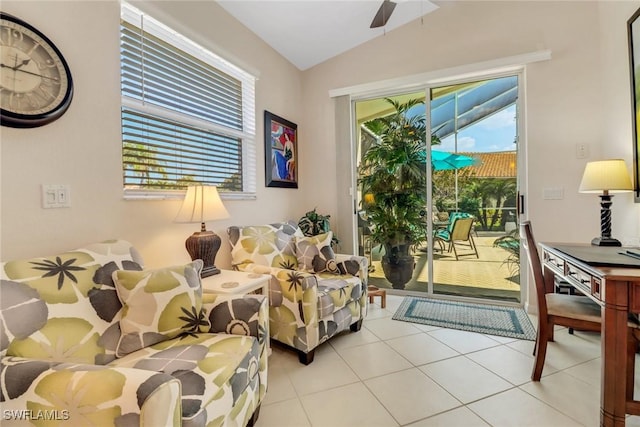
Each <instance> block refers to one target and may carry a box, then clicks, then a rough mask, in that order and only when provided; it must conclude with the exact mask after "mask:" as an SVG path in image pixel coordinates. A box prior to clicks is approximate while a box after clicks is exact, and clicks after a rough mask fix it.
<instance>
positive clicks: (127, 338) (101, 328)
mask: <svg viewBox="0 0 640 427" xmlns="http://www.w3.org/2000/svg"><path fill="white" fill-rule="evenodd" d="M201 266H202V261H200V260H196V261H194V262H193V263H189V264H187V265H184V266H175V267H170V268H165V269H158V270H143V269H142V261H141V258H140V256H139V255H138V253H137V252H136V250H135V249H134V248H133V247H132V246H131V245H130V244H129V243H127V242H125V241H110V242H103V243H98V244H93V245H89V246H87V247H85V248H82V249H77V250H75V251H71V252H66V253H63V254H59V255H57V256H52V257H45V258H33V259H26V260H17V261H9V262H4V263H2V264H0V279H1V281H0V292H1V294H2V300H1V302H0V344H1V346H0V350H1V353H0V356H1V357H2V364H1V367H0V390H1V396H0V400H1V401H2V408H3V420H2V425H3V426H5V425H6V426H10V425H37V426H44V425H50V424H51V422H52V420H53V421H55V422H60V421H62V422H63V423H62V424H63V425H73V426H76V425H100V426H103V425H104V426H106V425H111V426H149V427H155V426H180V425H181V426H189V427H191V426H205V425H206V426H228V425H232V426H245V425H252V424H253V423H254V422H255V420H256V418H257V415H258V411H259V408H260V403H261V401H262V400H263V398H264V396H265V392H266V386H267V350H266V341H267V340H266V338H267V337H266V335H265V334H266V330H267V329H268V324H267V316H268V314H267V313H268V309H267V303H266V298H265V297H264V296H261V295H252V296H218V295H213V294H203V293H202V287H201V284H200V269H201ZM239 324H241V325H242V326H243V327H242V328H239V327H238V325H239ZM229 325H231V326H233V327H229ZM231 329H233V331H234V332H235V331H238V330H244V331H245V335H234V334H231V332H226V331H227V330H231ZM56 425H58V424H56Z"/></svg>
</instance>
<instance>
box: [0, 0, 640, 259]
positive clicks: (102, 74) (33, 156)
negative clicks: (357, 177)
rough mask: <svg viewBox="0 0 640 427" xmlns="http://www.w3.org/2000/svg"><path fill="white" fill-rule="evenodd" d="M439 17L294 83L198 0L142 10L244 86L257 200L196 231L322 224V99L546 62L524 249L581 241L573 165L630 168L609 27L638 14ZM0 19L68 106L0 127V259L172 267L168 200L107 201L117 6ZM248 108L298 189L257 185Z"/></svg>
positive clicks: (531, 128) (533, 91)
mask: <svg viewBox="0 0 640 427" xmlns="http://www.w3.org/2000/svg"><path fill="white" fill-rule="evenodd" d="M441 4H442V8H441V9H439V10H438V11H436V12H434V13H432V14H430V15H428V16H426V17H425V18H424V24H421V23H420V21H415V22H413V23H410V24H408V25H407V26H405V27H403V28H400V29H398V30H395V31H391V32H388V33H387V34H386V35H385V36H381V37H379V38H377V39H375V40H373V41H371V42H369V43H366V44H364V45H361V46H359V47H357V48H356V49H353V50H352V51H349V52H347V53H345V54H342V55H340V56H339V57H336V58H334V59H332V60H330V61H327V62H325V63H323V64H320V65H318V66H316V67H314V68H312V69H310V70H307V71H305V72H303V73H301V72H299V71H297V70H296V69H295V68H294V67H293V66H292V65H291V64H289V63H288V62H287V61H286V60H284V59H283V58H282V57H280V56H279V55H278V54H277V53H276V52H275V51H273V50H272V49H271V48H270V47H269V46H268V45H266V44H265V43H264V42H262V41H261V40H259V39H258V38H257V37H256V36H255V35H254V34H253V33H251V32H250V31H249V30H247V29H246V28H244V27H242V26H241V25H240V24H239V23H238V22H237V21H235V19H234V18H233V17H231V16H230V15H228V14H227V13H226V12H225V11H224V10H223V9H222V8H220V7H218V6H217V5H216V4H215V3H214V2H203V1H158V2H146V3H144V4H143V5H142V6H141V7H143V8H144V9H147V10H148V11H149V12H152V11H153V12H155V14H157V15H158V17H159V18H161V19H164V20H166V21H167V24H169V25H172V26H174V27H176V29H178V30H182V31H184V32H185V33H187V35H188V36H191V37H192V38H194V39H195V40H196V41H198V42H200V43H201V44H203V45H206V46H209V47H210V48H211V49H212V50H214V51H218V52H219V53H221V54H223V55H228V56H231V58H229V59H232V60H233V59H235V60H237V62H239V63H240V65H245V66H247V67H249V68H252V69H254V70H258V71H259V73H260V79H259V80H258V82H257V105H256V110H257V135H256V141H257V146H258V153H257V156H258V170H257V171H256V174H257V178H258V199H257V200H256V201H233V202H226V205H227V207H228V209H229V211H230V213H231V218H230V219H229V220H226V221H221V222H216V223H212V224H209V228H212V229H214V230H216V231H217V232H219V233H220V234H224V230H225V229H226V227H227V226H228V225H231V224H248V223H262V222H266V221H276V220H280V219H285V218H297V217H299V216H300V215H302V214H303V213H304V212H306V211H307V210H310V209H312V208H314V207H317V208H318V211H320V212H323V213H330V214H332V216H333V217H335V214H336V212H337V211H338V209H337V201H336V176H337V172H338V171H337V170H336V164H337V162H336V155H335V152H336V150H335V144H336V142H335V114H334V104H333V100H331V99H330V98H329V96H328V91H329V90H330V89H335V88H340V87H345V86H351V85H357V84H362V83H367V82H372V81H377V80H381V79H388V78H396V77H401V76H406V75H413V74H418V73H424V72H428V71H433V70H439V69H444V68H449V67H453V66H458V65H464V64H469V63H475V62H481V61H485V60H490V59H494V58H501V57H506V56H511V55H517V54H521V53H525V52H531V51H535V50H539V49H550V50H552V51H553V59H552V60H551V61H548V62H544V63H537V64H533V65H531V66H530V67H528V69H527V88H526V89H527V100H528V103H527V125H528V129H527V135H526V136H527V140H528V154H529V171H528V172H529V174H528V185H529V191H528V193H529V194H528V210H529V214H530V218H531V219H532V220H533V221H534V223H535V230H536V234H537V236H538V239H539V240H566V241H588V240H589V239H590V238H591V237H593V236H596V235H598V233H599V220H598V205H597V198H596V197H595V196H592V195H583V194H578V193H577V187H578V184H579V181H580V178H581V175H582V171H583V168H584V164H585V162H586V161H587V160H594V159H597V158H601V157H602V158H604V157H623V158H625V159H627V160H628V161H629V163H630V161H631V139H630V138H631V122H630V120H631V114H630V112H629V111H630V110H629V108H630V98H629V86H628V85H629V78H628V63H627V53H626V25H625V24H626V20H627V19H628V17H629V16H631V14H632V13H633V12H634V11H635V9H636V8H637V7H638V6H640V3H638V2H637V1H636V2H613V1H606V2H599V3H598V2H554V1H549V2H501V1H499V2H481V1H477V2H475V1H471V2H441ZM2 10H3V11H5V12H8V13H11V14H14V15H16V16H18V17H20V18H22V19H24V20H26V21H27V22H29V23H31V24H32V25H34V26H36V27H37V28H39V29H40V30H42V31H43V32H44V33H45V34H46V35H48V36H49V37H50V38H51V39H52V40H53V41H54V42H55V43H56V44H57V46H58V47H59V48H60V49H61V50H62V52H63V53H64V55H65V57H66V58H67V60H68V62H69V64H70V66H71V70H72V73H73V78H74V81H75V88H76V93H75V97H74V101H73V103H72V105H71V108H70V109H69V111H68V112H67V113H66V114H65V115H64V116H63V117H62V118H61V119H59V120H58V121H56V122H54V123H52V124H50V125H47V126H44V127H42V128H36V129H11V128H7V127H2V128H0V132H1V134H0V137H1V139H2V142H1V151H0V155H1V170H0V180H1V183H0V184H1V191H2V196H1V203H2V206H1V210H0V213H1V222H0V233H1V235H0V239H1V240H0V251H1V252H0V259H3V260H7V259H12V258H18V257H25V256H32V255H43V254H47V253H54V252H56V251H59V250H64V249H69V248H73V247H76V246H80V245H83V244H85V243H89V242H92V241H96V240H101V239H106V238H111V237H123V238H126V239H128V240H130V241H132V242H133V243H134V244H135V245H136V246H137V247H138V248H139V249H140V250H141V251H142V253H143V255H144V257H145V259H146V260H147V264H148V265H149V266H159V265H164V264H168V263H177V262H183V261H186V260H188V255H187V254H186V252H185V251H184V249H183V242H184V240H185V239H186V237H187V236H188V235H189V234H190V233H191V232H193V231H196V230H195V228H197V227H195V226H194V225H178V224H173V223H172V219H173V216H174V215H175V213H176V212H177V209H178V203H177V202H169V201H163V202H149V201H124V200H123V198H122V184H121V170H120V144H121V138H120V124H119V106H120V97H119V68H118V67H119V58H118V23H119V7H118V3H117V2H116V1H104V2H100V1H91V2H77V1H69V2H61V1H40V2H36V1H3V2H2ZM264 109H268V110H269V111H271V112H273V113H276V114H278V115H281V116H283V117H285V118H287V119H289V120H291V121H293V122H295V123H298V125H299V140H300V144H301V146H300V152H299V162H300V167H299V171H300V177H299V180H300V188H299V189H298V190H294V189H278V188H265V187H264V166H263V164H262V159H263V158H264V157H263V154H264V150H263V142H262V141H263V131H262V127H263V120H262V113H263V110H264ZM578 142H581V143H587V144H589V146H590V152H591V156H590V158H589V159H585V160H579V159H576V158H575V144H576V143H578ZM41 184H68V185H70V187H71V200H72V206H71V208H68V209H42V208H41V206H40V185H41ZM545 187H563V188H564V190H565V192H564V194H565V198H564V199H563V200H559V201H548V200H543V199H542V189H543V188H545ZM594 199H595V200H594ZM613 209H614V235H616V236H620V237H623V236H627V235H629V236H638V235H640V219H639V217H640V213H639V211H640V205H639V204H634V203H633V202H632V199H631V197H630V196H629V195H616V197H615V200H614V207H613ZM336 231H337V233H338V235H340V230H336ZM223 237H224V236H223ZM340 237H341V238H343V239H344V238H345V236H340ZM223 248H226V244H225V246H223ZM217 261H218V262H217V263H218V265H220V266H223V267H224V266H228V262H229V255H228V251H227V250H221V251H220V254H219V255H218V260H217Z"/></svg>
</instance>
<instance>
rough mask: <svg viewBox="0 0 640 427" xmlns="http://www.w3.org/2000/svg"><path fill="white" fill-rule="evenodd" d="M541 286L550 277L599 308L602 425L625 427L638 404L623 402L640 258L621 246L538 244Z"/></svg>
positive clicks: (638, 309) (639, 304)
mask: <svg viewBox="0 0 640 427" xmlns="http://www.w3.org/2000/svg"><path fill="white" fill-rule="evenodd" d="M540 247H541V249H542V258H543V259H542V265H543V270H544V281H545V286H546V287H547V288H548V289H547V291H548V292H552V291H553V290H552V289H553V284H554V276H558V277H561V278H562V279H564V280H566V281H567V282H568V283H569V284H570V285H571V286H573V287H575V288H576V289H578V290H579V291H580V292H582V293H584V294H585V295H586V296H588V297H589V298H591V299H592V300H594V301H596V302H597V303H598V304H600V305H601V306H602V337H601V340H602V376H601V389H600V425H601V426H607V427H608V426H624V424H625V415H626V414H635V415H640V402H637V401H630V402H627V400H626V378H627V375H626V368H627V366H626V357H627V356H626V355H627V345H628V343H627V319H628V315H629V313H640V260H636V259H633V258H631V257H627V256H624V255H620V254H619V253H618V252H619V251H621V248H612V247H597V246H591V245H588V244H585V245H578V244H561V243H557V244H555V243H542V244H540Z"/></svg>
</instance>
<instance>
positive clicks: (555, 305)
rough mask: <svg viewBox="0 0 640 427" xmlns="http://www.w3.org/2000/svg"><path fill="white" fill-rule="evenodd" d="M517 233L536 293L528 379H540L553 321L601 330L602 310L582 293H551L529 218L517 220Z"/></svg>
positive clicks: (560, 324) (568, 325) (570, 326)
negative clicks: (535, 329) (535, 322)
mask: <svg viewBox="0 0 640 427" xmlns="http://www.w3.org/2000/svg"><path fill="white" fill-rule="evenodd" d="M520 237H521V238H522V239H524V241H523V246H524V248H525V249H526V252H527V259H528V260H529V267H530V268H531V273H532V274H533V281H534V283H535V287H536V296H537V297H538V335H537V337H536V344H535V347H534V348H533V355H534V356H535V358H536V360H535V363H534V365H533V372H532V373H531V379H532V380H533V381H540V377H541V376H542V368H543V367H544V358H545V356H546V354H547V342H549V341H553V327H554V325H559V326H566V327H568V328H573V329H575V330H581V331H595V332H600V324H601V321H600V319H601V316H600V311H601V310H600V306H599V305H598V304H596V303H595V302H593V301H591V300H590V299H589V298H586V297H584V296H577V295H567V294H557V293H553V286H552V284H550V286H548V287H547V286H546V285H545V281H544V275H543V274H542V264H541V262H540V256H539V255H538V247H537V246H536V242H535V240H534V238H533V232H532V231H531V223H530V222H529V221H523V222H522V223H521V224H520ZM547 289H548V290H549V291H547ZM631 378H633V377H631Z"/></svg>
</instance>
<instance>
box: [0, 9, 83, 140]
mask: <svg viewBox="0 0 640 427" xmlns="http://www.w3.org/2000/svg"><path fill="white" fill-rule="evenodd" d="M72 97H73V81H72V79H71V71H70V70H69V66H68V65H67V62H66V61H65V60H64V57H63V56H62V54H61V53H60V50H58V48H57V47H56V46H55V45H54V44H53V43H52V42H51V40H49V39H48V38H47V37H46V36H45V35H44V34H42V33H41V32H40V31H38V30H37V29H36V28H34V27H32V26H31V25H29V24H27V23H26V22H24V21H22V20H20V19H18V18H16V17H15V16H11V15H9V14H6V13H0V107H1V109H2V111H1V115H0V122H1V124H2V126H10V127H16V128H31V127H37V126H42V125H46V124H47V123H51V122H52V121H54V120H56V119H58V118H59V117H60V116H62V115H63V114H64V113H65V111H67V109H68V108H69V105H70V104H71V98H72Z"/></svg>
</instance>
